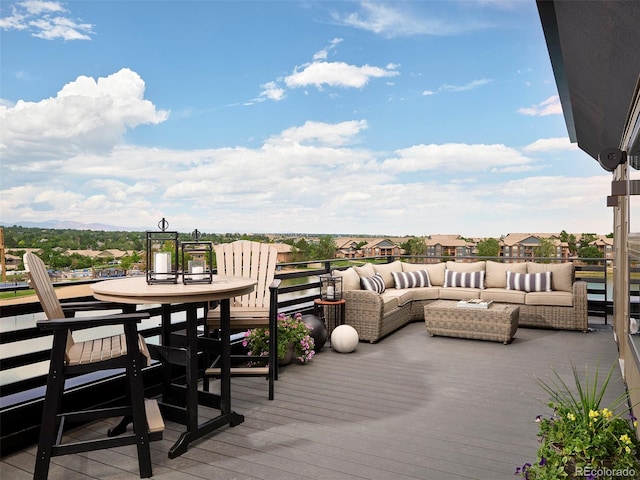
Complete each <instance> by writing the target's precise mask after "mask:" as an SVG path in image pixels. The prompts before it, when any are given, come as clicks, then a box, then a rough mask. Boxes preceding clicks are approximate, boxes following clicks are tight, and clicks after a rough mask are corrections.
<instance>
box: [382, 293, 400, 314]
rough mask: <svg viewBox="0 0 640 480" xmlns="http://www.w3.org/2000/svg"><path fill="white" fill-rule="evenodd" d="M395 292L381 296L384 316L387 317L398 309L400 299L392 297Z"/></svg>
mask: <svg viewBox="0 0 640 480" xmlns="http://www.w3.org/2000/svg"><path fill="white" fill-rule="evenodd" d="M391 293H393V290H387V291H385V293H383V294H382V295H381V297H382V314H383V315H385V314H387V313H389V312H391V311H393V310H395V309H396V308H398V297H394V296H393V295H390V294H391Z"/></svg>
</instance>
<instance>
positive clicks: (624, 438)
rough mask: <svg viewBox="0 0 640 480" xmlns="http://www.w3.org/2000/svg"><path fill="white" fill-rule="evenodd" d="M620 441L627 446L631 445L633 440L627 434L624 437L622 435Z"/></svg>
mask: <svg viewBox="0 0 640 480" xmlns="http://www.w3.org/2000/svg"><path fill="white" fill-rule="evenodd" d="M620 441H621V442H624V443H627V444H631V439H630V438H629V435H627V434H626V433H625V434H624V435H620Z"/></svg>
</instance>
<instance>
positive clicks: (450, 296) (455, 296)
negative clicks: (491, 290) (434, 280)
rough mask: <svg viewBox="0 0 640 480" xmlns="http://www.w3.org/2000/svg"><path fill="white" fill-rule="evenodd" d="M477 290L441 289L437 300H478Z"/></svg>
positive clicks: (461, 288)
mask: <svg viewBox="0 0 640 480" xmlns="http://www.w3.org/2000/svg"><path fill="white" fill-rule="evenodd" d="M481 291H482V290H480V289H479V288H463V287H455V288H441V289H440V292H439V294H438V298H440V299H442V300H468V299H470V298H480V292H481Z"/></svg>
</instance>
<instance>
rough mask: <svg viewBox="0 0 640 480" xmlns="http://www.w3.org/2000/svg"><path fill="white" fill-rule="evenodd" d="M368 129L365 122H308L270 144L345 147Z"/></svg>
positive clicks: (287, 131) (284, 132)
mask: <svg viewBox="0 0 640 480" xmlns="http://www.w3.org/2000/svg"><path fill="white" fill-rule="evenodd" d="M366 128H367V122H366V121H365V120H360V121H356V120H353V121H349V122H341V123H337V124H331V123H323V122H312V121H307V122H305V124H304V125H303V126H301V127H291V128H288V129H286V130H284V131H283V132H282V133H281V134H280V135H278V136H277V137H273V138H272V139H270V141H269V142H268V143H270V144H282V143H284V142H293V143H297V144H316V145H327V146H333V147H338V146H343V145H346V144H348V143H349V142H351V141H352V140H353V138H354V137H355V136H356V135H357V134H358V133H360V132H361V131H362V130H363V129H366Z"/></svg>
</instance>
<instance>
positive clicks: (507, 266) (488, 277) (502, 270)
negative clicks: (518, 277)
mask: <svg viewBox="0 0 640 480" xmlns="http://www.w3.org/2000/svg"><path fill="white" fill-rule="evenodd" d="M485 271H486V274H485V276H484V281H485V284H486V286H487V288H507V271H509V272H514V273H527V264H526V263H524V262H520V263H501V262H494V261H492V260H487V267H486V270H485ZM522 300H523V301H524V297H523V298H522Z"/></svg>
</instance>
